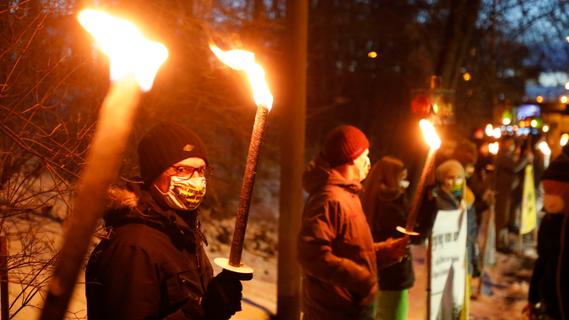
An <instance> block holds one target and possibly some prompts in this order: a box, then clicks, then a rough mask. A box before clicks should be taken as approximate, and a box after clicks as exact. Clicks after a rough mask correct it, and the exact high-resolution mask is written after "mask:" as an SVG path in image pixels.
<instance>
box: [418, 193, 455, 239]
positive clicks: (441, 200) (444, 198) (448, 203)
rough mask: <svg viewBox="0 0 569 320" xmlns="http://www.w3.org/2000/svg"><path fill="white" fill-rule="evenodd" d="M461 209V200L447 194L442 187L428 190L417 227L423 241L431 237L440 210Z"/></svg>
mask: <svg viewBox="0 0 569 320" xmlns="http://www.w3.org/2000/svg"><path fill="white" fill-rule="evenodd" d="M459 208H460V200H458V199H456V198H455V197H453V196H452V195H451V194H449V193H447V192H445V191H444V190H443V189H441V188H440V186H432V187H429V188H427V192H425V195H424V196H423V200H422V201H421V206H420V209H419V213H418V217H417V225H416V229H417V232H419V234H420V238H421V240H424V239H426V238H428V237H429V236H430V235H431V232H432V231H433V226H434V224H435V219H436V218H437V212H439V210H456V209H459Z"/></svg>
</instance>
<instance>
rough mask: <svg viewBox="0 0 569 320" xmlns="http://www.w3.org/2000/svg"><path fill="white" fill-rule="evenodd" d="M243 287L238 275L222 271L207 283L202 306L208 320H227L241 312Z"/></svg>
mask: <svg viewBox="0 0 569 320" xmlns="http://www.w3.org/2000/svg"><path fill="white" fill-rule="evenodd" d="M242 291H243V286H242V285H241V281H239V279H238V275H235V274H233V273H232V272H231V271H227V270H223V271H221V272H220V273H219V274H218V275H217V276H215V277H214V278H213V279H211V281H210V282H209V284H208V286H207V290H206V292H205V295H204V297H203V301H202V306H203V309H204V311H205V318H206V319H208V320H227V319H229V318H231V316H233V315H234V314H235V313H236V312H237V311H241V297H242V293H241V292H242Z"/></svg>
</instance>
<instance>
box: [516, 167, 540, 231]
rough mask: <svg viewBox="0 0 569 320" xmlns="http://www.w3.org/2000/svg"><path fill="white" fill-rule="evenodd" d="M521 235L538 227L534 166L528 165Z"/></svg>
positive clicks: (525, 178)
mask: <svg viewBox="0 0 569 320" xmlns="http://www.w3.org/2000/svg"><path fill="white" fill-rule="evenodd" d="M521 220H522V221H521V223H520V233H521V234H526V233H528V232H531V231H532V230H533V229H535V228H536V227H537V209H536V207H535V185H534V183H533V165H531V164H530V165H528V166H527V167H526V170H525V176H524V190H523V197H522V214H521Z"/></svg>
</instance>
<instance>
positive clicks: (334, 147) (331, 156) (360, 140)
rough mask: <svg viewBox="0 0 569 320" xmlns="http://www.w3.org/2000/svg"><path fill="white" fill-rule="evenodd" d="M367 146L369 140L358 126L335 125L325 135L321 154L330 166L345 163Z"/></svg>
mask: <svg viewBox="0 0 569 320" xmlns="http://www.w3.org/2000/svg"><path fill="white" fill-rule="evenodd" d="M368 148H369V141H368V140H367V138H366V136H365V134H364V133H363V132H362V131H361V130H360V129H358V128H356V127H353V126H348V125H342V126H339V127H336V128H335V129H333V130H332V131H330V133H328V135H327V136H326V140H325V141H324V149H323V156H324V159H325V160H326V161H328V163H329V164H330V166H332V167H337V166H339V165H342V164H346V163H348V162H350V161H353V160H355V159H356V158H357V157H359V156H360V155H361V154H362V153H363V152H364V151H365V150H366V149H368Z"/></svg>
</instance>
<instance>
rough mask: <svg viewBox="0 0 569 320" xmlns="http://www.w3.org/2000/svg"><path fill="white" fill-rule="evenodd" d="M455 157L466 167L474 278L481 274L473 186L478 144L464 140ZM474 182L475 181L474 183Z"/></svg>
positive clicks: (468, 241)
mask: <svg viewBox="0 0 569 320" xmlns="http://www.w3.org/2000/svg"><path fill="white" fill-rule="evenodd" d="M452 158H453V159H456V160H458V161H459V162H460V164H461V165H462V166H463V168H464V173H465V178H466V188H465V190H464V192H465V194H464V200H465V202H466V223H467V233H466V252H467V253H468V274H469V275H470V276H471V277H472V278H478V277H479V276H480V255H479V249H478V242H477V240H478V220H479V219H478V216H477V214H478V212H477V211H476V207H475V201H476V195H475V193H474V192H473V189H472V186H473V184H474V186H475V187H478V185H476V184H475V182H477V181H476V179H472V177H473V176H475V175H476V172H475V170H476V160H477V150H476V146H475V145H474V144H473V143H472V142H470V141H463V142H462V143H461V144H459V146H458V147H457V148H456V149H455V150H454V152H453V156H452ZM473 182H474V183H473Z"/></svg>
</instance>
